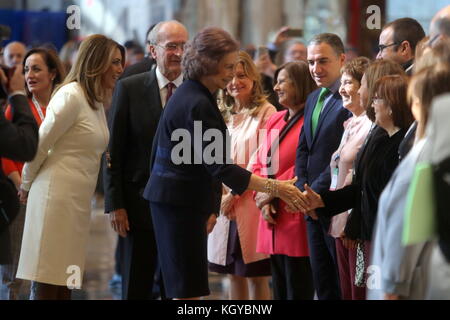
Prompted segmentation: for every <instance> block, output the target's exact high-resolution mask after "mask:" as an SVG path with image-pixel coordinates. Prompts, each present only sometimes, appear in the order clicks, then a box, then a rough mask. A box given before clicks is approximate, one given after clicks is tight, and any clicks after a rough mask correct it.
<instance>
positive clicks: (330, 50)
mask: <svg viewBox="0 0 450 320" xmlns="http://www.w3.org/2000/svg"><path fill="white" fill-rule="evenodd" d="M344 61H345V54H344V45H343V43H342V41H341V39H340V38H339V37H338V36H337V35H335V34H331V33H323V34H319V35H317V36H315V37H314V38H313V39H312V40H311V41H310V43H309V46H308V64H309V70H310V72H311V76H312V77H313V79H314V81H315V82H316V84H317V86H318V87H319V89H317V90H316V91H314V92H312V93H311V94H310V95H309V96H308V99H307V100H306V106H305V122H304V125H303V129H302V131H301V134H300V139H299V145H298V147H297V159H296V162H295V172H296V176H297V177H298V181H297V183H296V185H297V187H298V188H300V189H301V190H304V185H305V184H308V185H309V186H310V187H311V188H312V189H313V190H315V191H316V192H318V193H320V192H323V191H325V190H328V189H329V188H330V182H331V177H330V161H331V155H332V154H333V153H334V152H335V151H336V150H337V148H338V146H339V142H340V140H341V137H342V133H343V131H344V127H343V122H344V121H345V120H346V119H348V118H349V117H350V115H351V114H350V112H349V111H347V110H346V109H344V108H343V107H342V98H341V96H340V94H339V86H340V69H341V67H342V66H343V64H344ZM329 225H330V220H329V219H326V218H321V219H320V220H313V219H312V218H310V217H308V218H307V230H308V243H309V249H310V259H311V267H312V271H313V279H314V287H315V290H316V293H317V296H318V298H319V299H320V300H331V299H339V298H340V290H339V278H338V269H337V263H336V248H335V243H334V239H333V238H332V237H331V236H329V235H328V228H329Z"/></svg>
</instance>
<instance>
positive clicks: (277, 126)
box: [253, 61, 316, 300]
mask: <svg viewBox="0 0 450 320" xmlns="http://www.w3.org/2000/svg"><path fill="white" fill-rule="evenodd" d="M275 79H276V85H275V88H274V89H275V92H276V93H277V94H278V98H279V102H280V104H281V105H283V106H284V107H285V108H287V110H285V111H280V112H277V113H276V114H274V115H273V116H272V117H271V118H270V119H269V120H268V121H267V126H266V129H267V136H266V139H265V141H264V142H263V146H262V148H261V149H260V151H259V152H258V157H257V160H256V163H255V165H254V166H253V172H254V173H255V174H257V175H260V176H263V177H272V178H276V179H292V178H293V177H294V167H295V156H296V148H297V145H298V139H299V136H300V132H301V130H302V127H303V113H304V107H305V102H306V98H307V97H308V94H310V93H311V92H312V91H314V89H316V85H315V83H314V81H313V79H312V78H311V75H310V73H309V69H308V65H307V64H306V63H305V62H303V61H301V62H290V63H287V64H285V65H283V66H282V67H280V68H279V69H278V70H277V71H276V73H275ZM255 197H256V200H257V205H258V207H259V208H261V213H262V214H261V216H260V219H259V231H258V242H257V248H256V250H257V252H260V253H264V254H269V255H270V262H271V268H272V286H273V293H274V299H276V300H312V299H313V298H314V287H313V280H312V272H311V265H310V261H309V251H308V240H307V235H306V222H305V220H304V216H303V214H302V213H301V212H296V213H290V212H288V211H287V210H286V203H284V202H283V201H282V200H281V199H278V198H272V197H268V196H265V195H264V194H262V193H257V194H256V196H255Z"/></svg>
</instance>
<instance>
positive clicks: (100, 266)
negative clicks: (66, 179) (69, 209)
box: [73, 201, 226, 300]
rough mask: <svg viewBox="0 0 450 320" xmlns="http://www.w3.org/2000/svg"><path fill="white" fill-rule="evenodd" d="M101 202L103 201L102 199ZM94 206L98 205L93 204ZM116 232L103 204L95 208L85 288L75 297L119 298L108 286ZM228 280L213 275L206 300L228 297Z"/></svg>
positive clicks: (76, 292) (112, 265) (112, 271)
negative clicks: (104, 210) (226, 292)
mask: <svg viewBox="0 0 450 320" xmlns="http://www.w3.org/2000/svg"><path fill="white" fill-rule="evenodd" d="M98 203H100V204H101V201H99V202H98ZM93 207H95V205H93ZM116 241H117V235H116V233H115V232H114V231H113V230H112V229H111V227H110V224H109V220H108V216H107V215H105V214H104V213H103V208H102V207H96V208H95V209H93V211H92V224H91V232H90V239H89V246H88V253H87V258H86V269H85V275H84V280H83V286H82V290H75V291H74V292H73V299H75V300H117V299H120V292H118V291H116V290H111V289H110V288H109V280H110V279H111V277H112V275H113V273H114V250H115V247H116ZM224 286H226V279H225V278H224V277H222V276H219V275H214V274H211V275H210V289H211V295H210V296H208V297H205V299H225V298H226V294H225V293H224V290H223V288H224Z"/></svg>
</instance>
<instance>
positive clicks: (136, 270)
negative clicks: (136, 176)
mask: <svg viewBox="0 0 450 320" xmlns="http://www.w3.org/2000/svg"><path fill="white" fill-rule="evenodd" d="M141 191H142V188H140V187H139V186H138V185H136V184H134V183H126V184H125V185H124V198H125V206H126V210H127V213H128V220H129V222H130V231H129V233H128V235H127V237H126V238H121V237H120V239H119V244H118V247H119V251H120V252H119V256H120V260H121V264H120V272H121V275H122V299H125V300H147V299H152V297H153V286H154V275H155V270H156V268H157V255H158V254H157V250H156V241H155V232H154V229H153V223H152V219H151V215H150V208H149V204H148V202H147V201H146V200H145V199H144V198H142V196H141Z"/></svg>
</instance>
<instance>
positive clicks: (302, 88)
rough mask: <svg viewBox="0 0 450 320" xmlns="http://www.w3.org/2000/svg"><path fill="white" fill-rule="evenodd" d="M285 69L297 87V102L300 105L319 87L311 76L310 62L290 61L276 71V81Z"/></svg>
mask: <svg viewBox="0 0 450 320" xmlns="http://www.w3.org/2000/svg"><path fill="white" fill-rule="evenodd" d="M281 70H285V71H286V73H287V75H288V77H289V79H290V80H291V81H292V85H293V86H294V88H295V98H294V101H295V104H296V105H299V104H302V103H304V102H305V101H306V98H307V97H308V95H309V94H310V93H311V92H313V91H314V90H316V89H317V85H316V82H315V81H314V79H313V78H312V77H311V73H310V72H309V67H308V64H307V63H306V62H304V61H295V62H288V63H286V64H284V65H282V66H281V67H279V68H278V69H277V70H276V71H275V75H274V81H275V83H276V81H277V79H278V74H279V73H280V72H281Z"/></svg>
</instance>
